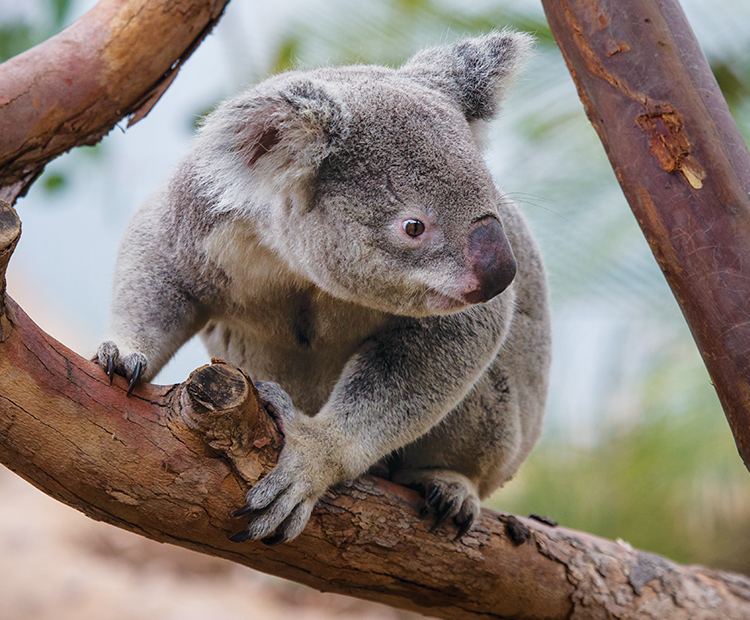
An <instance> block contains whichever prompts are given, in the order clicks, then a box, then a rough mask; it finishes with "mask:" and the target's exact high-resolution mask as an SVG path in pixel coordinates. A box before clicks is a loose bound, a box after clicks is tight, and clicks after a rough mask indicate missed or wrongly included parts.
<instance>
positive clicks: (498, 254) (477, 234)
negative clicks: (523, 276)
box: [464, 216, 516, 303]
mask: <svg viewBox="0 0 750 620" xmlns="http://www.w3.org/2000/svg"><path fill="white" fill-rule="evenodd" d="M466 253H467V257H468V259H469V265H470V267H471V269H472V271H473V272H474V275H475V276H476V278H477V280H478V281H479V288H478V289H477V290H473V291H469V292H468V293H465V294H464V299H466V301H468V302H469V303H480V302H483V301H489V300H490V299H492V298H493V297H495V296H496V295H498V294H499V293H502V292H503V291H504V290H505V289H506V288H508V286H509V285H510V283H511V282H513V278H515V276H516V259H515V257H514V256H513V251H512V250H511V249H510V244H509V243H508V239H507V238H506V236H505V233H504V232H503V227H502V226H501V225H500V222H499V221H498V220H497V219H496V218H495V217H492V216H488V217H485V218H482V219H481V220H479V221H478V222H476V223H475V225H474V228H473V230H472V231H471V232H470V233H469V242H468V245H467V248H466ZM473 300H476V301H473Z"/></svg>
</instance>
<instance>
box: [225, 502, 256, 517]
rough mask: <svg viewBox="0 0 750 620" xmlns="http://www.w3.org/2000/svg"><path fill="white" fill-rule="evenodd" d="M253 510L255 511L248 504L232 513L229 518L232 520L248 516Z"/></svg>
mask: <svg viewBox="0 0 750 620" xmlns="http://www.w3.org/2000/svg"><path fill="white" fill-rule="evenodd" d="M252 510H253V509H252V507H251V506H250V505H249V504H246V505H244V506H243V507H242V508H238V509H237V510H235V511H233V512H230V513H229V516H230V517H232V519H236V518H237V517H241V516H242V515H246V514H247V513H248V512H251V511H252Z"/></svg>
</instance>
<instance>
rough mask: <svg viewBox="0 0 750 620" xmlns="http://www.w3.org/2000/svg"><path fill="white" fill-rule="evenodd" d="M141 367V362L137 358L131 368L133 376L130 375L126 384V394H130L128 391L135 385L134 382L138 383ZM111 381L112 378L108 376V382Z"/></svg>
mask: <svg viewBox="0 0 750 620" xmlns="http://www.w3.org/2000/svg"><path fill="white" fill-rule="evenodd" d="M142 368H143V364H142V363H141V361H140V360H138V361H137V362H136V363H135V368H134V369H133V376H132V377H130V383H129V384H128V393H127V396H130V393H131V392H132V391H133V388H134V387H135V385H136V383H138V379H140V378H141V370H142ZM111 382H112V379H111V377H110V383H111Z"/></svg>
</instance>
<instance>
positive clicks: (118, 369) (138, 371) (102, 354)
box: [94, 340, 148, 396]
mask: <svg viewBox="0 0 750 620" xmlns="http://www.w3.org/2000/svg"><path fill="white" fill-rule="evenodd" d="M94 361H96V362H97V363H98V364H99V366H101V367H102V368H103V369H104V370H105V372H106V373H107V375H108V376H109V383H110V385H112V377H114V375H115V373H117V374H118V375H122V376H124V377H125V378H126V379H128V380H129V381H130V383H129V385H128V396H130V393H131V392H132V391H133V388H134V387H135V385H136V384H137V383H138V381H139V379H140V378H141V377H143V376H144V374H145V373H146V368H147V366H148V363H147V361H146V356H145V355H143V353H130V354H128V355H124V356H122V357H121V356H120V350H119V349H118V348H117V345H116V344H115V343H114V342H112V341H111V340H108V341H107V342H103V343H102V344H101V345H99V350H98V351H97V354H96V357H95V358H94Z"/></svg>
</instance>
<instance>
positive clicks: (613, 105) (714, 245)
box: [542, 0, 750, 469]
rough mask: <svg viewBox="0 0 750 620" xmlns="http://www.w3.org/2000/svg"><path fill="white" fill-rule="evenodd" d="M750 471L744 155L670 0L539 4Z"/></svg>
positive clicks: (748, 226)
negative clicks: (707, 372)
mask: <svg viewBox="0 0 750 620" xmlns="http://www.w3.org/2000/svg"><path fill="white" fill-rule="evenodd" d="M542 3H543V5H544V9H545V11H546V13H547V19H548V21H549V24H550V28H551V29H552V33H553V34H554V35H555V39H556V40H557V43H558V45H559V47H560V49H561V50H562V52H563V56H564V57H565V61H566V62H567V64H568V68H569V69H570V72H571V74H572V75H573V78H574V80H575V82H576V85H577V86H578V94H579V95H580V97H581V101H583V105H584V107H585V109H586V114H587V115H588V117H589V120H590V121H591V122H592V124H593V125H594V127H595V128H596V130H597V132H598V133H599V137H600V138H601V140H602V143H603V144H604V148H605V150H606V151H607V155H608V156H609V159H610V162H611V163H612V167H613V168H614V171H615V174H616V175H617V179H618V181H619V182H620V185H621V186H622V189H623V192H624V193H625V196H626V198H627V200H628V202H629V203H630V207H631V208H632V210H633V213H634V214H635V216H636V218H637V220H638V223H639V224H640V226H641V228H642V230H643V233H644V234H645V236H646V239H647V240H648V242H649V245H650V246H651V250H652V251H653V253H654V256H655V257H656V260H657V261H658V262H659V265H660V267H661V268H662V271H663V272H664V275H665V276H666V278H667V281H668V282H669V285H670V286H671V287H672V291H673V293H674V295H675V297H676V298H677V301H678V302H679V304H680V307H681V308H682V312H683V314H684V315H685V318H686V319H687V322H688V325H689V326H690V329H691V330H692V333H693V337H694V338H695V341H696V343H697V344H698V348H699V349H700V351H701V354H702V355H703V360H704V362H705V364H706V367H707V368H708V371H709V373H710V375H711V379H712V381H713V384H714V386H715V387H716V391H717V393H718V395H719V399H720V401H721V403H722V406H723V407H724V411H725V413H726V416H727V419H728V420H729V425H730V426H731V428H732V432H733V433H734V437H735V440H736V443H737V448H738V450H739V453H740V455H741V456H742V459H743V461H744V462H745V466H746V467H748V469H750V320H748V299H750V195H749V192H750V155H749V154H748V151H747V148H746V146H745V143H744V141H743V140H742V136H741V135H740V133H739V130H738V129H737V126H736V124H735V123H734V120H733V119H732V116H731V114H730V112H729V108H728V107H727V105H726V102H725V100H724V98H723V96H722V94H721V91H720V90H719V86H718V84H717V83H716V80H715V79H714V77H713V74H712V72H711V68H710V67H709V65H708V62H707V61H706V59H705V57H704V56H703V53H702V51H701V49H700V46H699V45H698V42H697V41H696V39H695V36H694V35H693V32H692V30H691V29H690V25H689V24H688V23H687V20H686V19H685V16H684V14H683V12H682V9H681V8H680V5H679V3H678V2H677V0H542Z"/></svg>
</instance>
